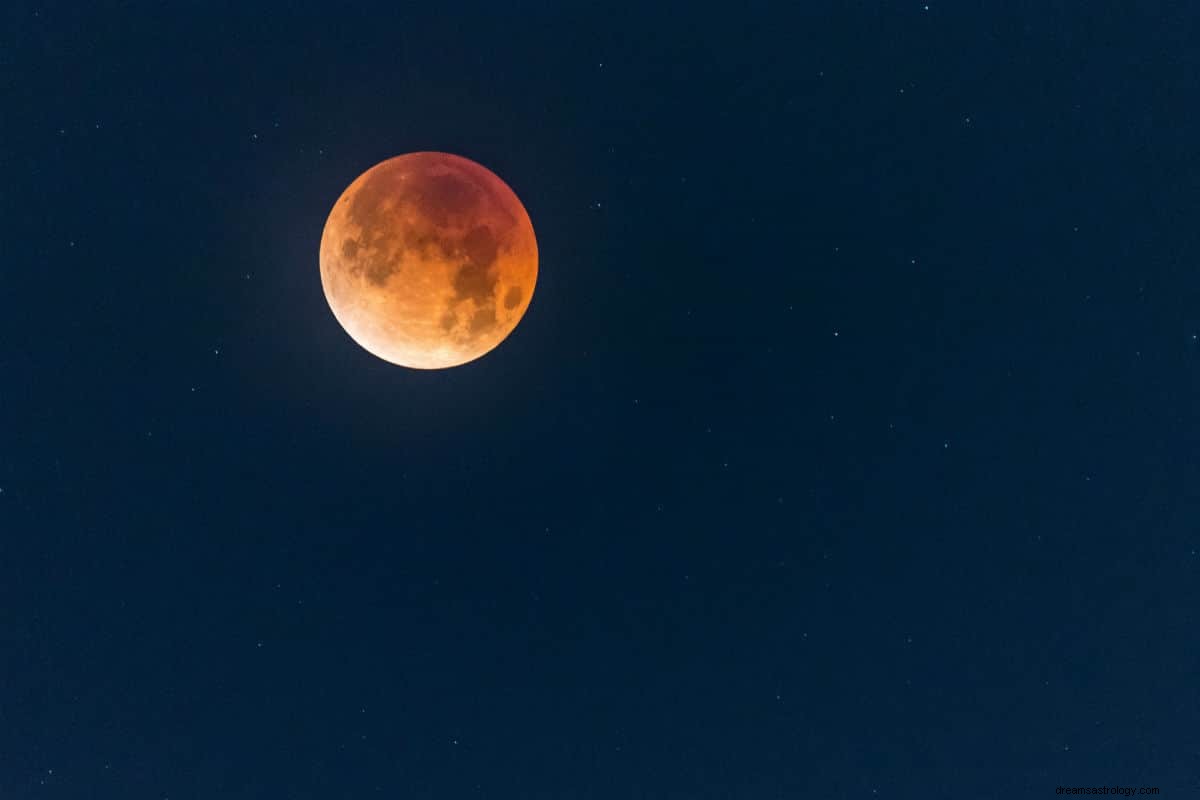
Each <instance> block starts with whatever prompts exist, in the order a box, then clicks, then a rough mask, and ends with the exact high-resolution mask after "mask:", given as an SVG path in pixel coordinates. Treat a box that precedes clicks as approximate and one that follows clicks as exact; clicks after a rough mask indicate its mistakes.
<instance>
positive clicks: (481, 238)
mask: <svg viewBox="0 0 1200 800" xmlns="http://www.w3.org/2000/svg"><path fill="white" fill-rule="evenodd" d="M463 252H465V253H466V254H467V258H468V259H470V261H471V263H472V264H478V265H480V266H482V267H490V266H491V265H492V262H493V261H495V260H496V255H497V254H498V253H499V252H500V245H498V244H497V243H496V237H495V236H493V235H492V229H491V228H489V227H488V226H487V225H477V226H475V227H474V228H471V230H469V231H467V235H466V236H464V237H463Z"/></svg>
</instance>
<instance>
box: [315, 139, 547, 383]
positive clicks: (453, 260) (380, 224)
mask: <svg viewBox="0 0 1200 800" xmlns="http://www.w3.org/2000/svg"><path fill="white" fill-rule="evenodd" d="M320 261H321V284H322V286H323V288H324V290H325V298H326V300H328V301H329V307H330V309H332V310H333V314H334V316H335V317H336V318H337V320H338V322H339V323H341V325H342V327H343V328H344V329H345V330H346V333H348V334H349V335H350V337H351V338H352V339H354V341H356V342H357V343H358V344H360V345H361V346H362V347H363V348H365V349H366V350H367V351H369V352H371V353H373V354H374V355H376V356H378V357H380V358H382V359H384V360H385V361H390V362H391V363H393V364H399V365H401V366H405V367H413V368H416V369H441V368H444V367H453V366H457V365H459V364H464V363H466V362H468V361H472V360H474V359H476V358H479V357H480V356H482V355H484V354H485V353H487V352H489V351H490V350H492V349H493V348H495V347H496V346H497V345H499V344H500V342H502V341H504V339H505V338H506V337H507V336H508V335H509V334H510V333H512V331H513V329H514V328H515V327H516V326H517V323H518V322H520V321H521V317H522V316H524V314H525V310H526V309H527V308H529V301H530V299H531V298H532V297H533V289H534V285H535V284H536V283H537V271H538V256H537V240H536V239H535V238H534V234H533V224H532V223H531V222H530V220H529V215H528V213H526V211H525V207H524V206H522V205H521V201H520V200H518V199H517V196H516V194H514V193H513V191H512V189H510V188H509V187H508V186H507V184H505V183H504V181H502V180H500V178H498V177H496V175H494V174H493V173H492V172H491V171H489V170H488V169H486V168H485V167H483V166H481V165H479V164H476V163H475V162H474V161H471V160H469V159H466V158H462V157H460V156H455V155H451V154H449V153H434V152H422V153H408V154H406V155H402V156H397V157H395V158H391V159H388V160H387V161H384V162H382V163H380V164H376V165H375V166H374V167H372V168H371V169H369V170H367V171H366V172H364V173H363V174H362V175H360V176H359V177H358V178H357V179H356V180H355V181H354V182H353V183H351V184H350V186H349V187H348V188H347V189H346V191H344V192H343V193H342V195H341V197H339V198H338V200H337V202H336V203H335V204H334V207H333V210H332V211H330V213H329V218H328V220H326V222H325V230H324V232H323V234H322V236H321V254H320Z"/></svg>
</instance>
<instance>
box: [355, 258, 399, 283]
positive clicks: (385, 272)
mask: <svg viewBox="0 0 1200 800" xmlns="http://www.w3.org/2000/svg"><path fill="white" fill-rule="evenodd" d="M399 268H400V259H399V258H380V257H378V256H377V257H375V258H370V259H367V263H366V264H364V265H363V271H364V272H365V273H366V275H367V280H369V281H370V282H371V283H373V284H375V285H376V286H383V285H384V284H386V283H387V282H388V278H390V277H392V275H393V273H395V272H396V271H397V270H398V269H399Z"/></svg>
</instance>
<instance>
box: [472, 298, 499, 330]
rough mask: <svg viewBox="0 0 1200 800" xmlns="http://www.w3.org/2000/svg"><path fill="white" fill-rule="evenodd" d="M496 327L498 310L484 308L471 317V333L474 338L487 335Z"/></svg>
mask: <svg viewBox="0 0 1200 800" xmlns="http://www.w3.org/2000/svg"><path fill="white" fill-rule="evenodd" d="M494 327H496V309H494V308H492V307H491V306H484V307H483V308H481V309H479V310H478V311H476V312H475V313H474V314H473V315H472V316H471V325H470V328H469V330H470V332H471V336H472V338H474V337H476V336H480V335H482V334H484V333H487V332H488V331H490V330H491V329H492V328H494Z"/></svg>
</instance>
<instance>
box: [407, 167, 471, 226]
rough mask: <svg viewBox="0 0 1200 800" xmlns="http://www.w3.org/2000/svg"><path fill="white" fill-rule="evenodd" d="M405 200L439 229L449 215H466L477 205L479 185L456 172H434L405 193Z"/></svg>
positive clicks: (447, 220)
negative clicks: (453, 173)
mask: <svg viewBox="0 0 1200 800" xmlns="http://www.w3.org/2000/svg"><path fill="white" fill-rule="evenodd" d="M405 195H406V196H405V198H404V199H405V200H406V201H407V202H410V203H412V204H413V205H414V206H416V207H417V208H419V209H421V211H422V213H424V214H425V216H427V217H428V218H429V220H430V221H431V222H433V224H434V225H437V226H438V227H439V228H441V227H445V226H446V225H447V224H448V223H449V222H450V219H451V217H465V216H469V215H470V213H471V212H472V211H474V210H475V207H476V206H477V205H478V204H479V195H480V191H479V187H477V186H475V185H474V184H473V183H471V182H470V181H467V180H464V179H463V178H461V177H459V176H458V175H433V176H430V177H429V178H428V179H426V180H424V181H421V182H420V183H419V185H418V187H417V188H415V189H413V190H410V191H409V192H406V193H405Z"/></svg>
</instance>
